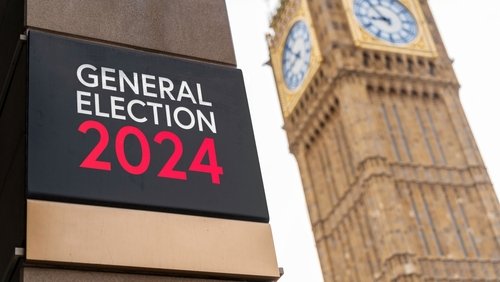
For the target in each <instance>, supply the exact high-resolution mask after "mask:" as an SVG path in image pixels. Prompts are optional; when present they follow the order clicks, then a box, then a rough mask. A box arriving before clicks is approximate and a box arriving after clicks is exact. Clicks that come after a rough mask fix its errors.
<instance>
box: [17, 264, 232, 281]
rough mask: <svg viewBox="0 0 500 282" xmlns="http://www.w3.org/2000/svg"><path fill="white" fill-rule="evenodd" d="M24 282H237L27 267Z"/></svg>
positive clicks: (24, 271) (24, 270)
mask: <svg viewBox="0 0 500 282" xmlns="http://www.w3.org/2000/svg"><path fill="white" fill-rule="evenodd" d="M22 281H23V282H67V281H71V282H87V281H92V282H129V281H130V282H132V281H133V282H236V281H234V280H213V279H199V278H179V277H167V276H157V275H139V274H125V273H110V272H94V271H77V270H68V269H51V268H36V267H26V268H24V269H23V279H22Z"/></svg>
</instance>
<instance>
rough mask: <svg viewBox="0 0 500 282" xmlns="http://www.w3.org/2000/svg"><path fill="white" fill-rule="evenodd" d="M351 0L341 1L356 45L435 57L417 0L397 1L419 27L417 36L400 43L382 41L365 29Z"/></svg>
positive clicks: (427, 28)
mask: <svg viewBox="0 0 500 282" xmlns="http://www.w3.org/2000/svg"><path fill="white" fill-rule="evenodd" d="M353 1H354V0H342V3H343V5H344V10H345V12H346V15H347V20H348V22H349V27H350V30H351V35H352V37H353V40H354V44H355V45H356V46H358V47H361V48H366V49H374V50H379V51H389V52H399V53H404V54H408V55H415V56H423V57H431V58H434V57H437V51H436V46H435V44H434V41H433V40H432V36H431V33H430V32H429V27H428V25H427V21H426V20H425V16H424V13H423V12H422V8H421V7H420V4H419V3H418V1H416V0H399V2H400V3H401V4H402V5H403V6H405V7H406V8H407V9H408V10H409V11H410V12H411V13H412V15H413V16H414V17H415V20H416V22H417V25H418V29H419V33H418V35H417V37H416V38H415V39H414V40H413V41H412V42H410V43H408V44H401V45H399V44H391V43H389V42H385V41H382V40H381V39H378V38H376V37H375V36H373V35H372V34H371V33H369V32H368V31H366V30H365V29H364V28H363V27H362V26H361V25H360V24H359V23H358V21H357V20H356V16H355V15H354V11H353Z"/></svg>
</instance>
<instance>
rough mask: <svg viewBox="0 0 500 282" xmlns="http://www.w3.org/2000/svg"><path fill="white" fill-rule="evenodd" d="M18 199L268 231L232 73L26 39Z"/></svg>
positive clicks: (38, 35) (81, 44) (46, 37)
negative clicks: (253, 225)
mask: <svg viewBox="0 0 500 282" xmlns="http://www.w3.org/2000/svg"><path fill="white" fill-rule="evenodd" d="M28 196H29V197H32V198H40V199H52V200H61V201H71V202H81V203H88V204H104V205H111V206H119V207H131V208H141V209H142V208H144V209H153V210H161V211H169V212H179V213H186V214H197V215H207V216H217V217H225V218H235V219H245V220H255V221H262V222H268V220H269V216H268V212H267V205H266V200H265V195H264V189H263V184H262V177H261V173H260V167H259V162H258V158H257V151H256V147H255V141H254V136H253V131H252V125H251V121H250V114H249V110H248V104H247V100H246V94H245V89H244V84H243V77H242V74H241V71H240V70H238V69H234V68H229V67H222V66H219V65H214V64H210V63H199V62H194V61H188V60H181V59H177V58H172V57H169V56H166V55H159V54H152V53H148V52H142V51H137V50H132V49H126V48H117V47H115V46H108V45H104V44H97V43H92V42H88V41H84V40H76V39H71V38H67V37H62V36H58V35H53V34H49V33H44V32H38V31H31V32H30V34H29V107H28Z"/></svg>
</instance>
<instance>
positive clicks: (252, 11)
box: [226, 0, 500, 282]
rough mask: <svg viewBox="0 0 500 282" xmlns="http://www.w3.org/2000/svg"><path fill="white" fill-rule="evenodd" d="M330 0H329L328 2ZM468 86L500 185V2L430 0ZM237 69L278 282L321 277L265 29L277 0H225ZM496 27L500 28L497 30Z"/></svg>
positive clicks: (473, 118)
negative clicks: (261, 182)
mask: <svg viewBox="0 0 500 282" xmlns="http://www.w3.org/2000/svg"><path fill="white" fill-rule="evenodd" d="M324 1H328V0H324ZM429 2H430V5H431V8H432V11H433V13H434V17H435V19H436V21H437V23H438V27H439V30H440V31H441V36H442V37H443V40H444V42H445V44H446V46H447V50H448V54H449V56H450V57H451V58H453V59H454V60H455V63H454V67H455V72H456V73H457V76H458V79H459V81H460V83H461V85H462V88H461V91H460V97H461V100H462V104H463V106H464V108H465V112H466V114H467V118H468V119H469V123H470V126H471V128H472V131H473V132H474V135H475V137H476V141H477V143H478V146H479V149H480V151H481V153H482V156H483V159H484V162H485V164H486V167H487V168H488V171H489V174H490V177H491V179H492V182H493V183H494V184H495V183H496V185H495V186H496V189H497V194H498V193H499V192H498V191H500V126H499V125H498V124H497V122H498V123H500V93H499V92H500V90H499V86H498V84H497V83H500V55H499V54H500V33H499V32H498V28H500V17H499V16H498V11H500V1H494V0H475V1H467V0H430V1H429ZM226 3H227V8H228V14H229V20H230V24H231V29H232V35H233V41H234V46H235V50H236V59H237V62H238V68H240V69H242V70H243V76H244V79H245V86H246V91H247V96H248V102H249V106H250V112H251V115H252V121H253V126H254V132H255V139H256V142H257V150H258V153H259V159H260V165H261V170H262V175H263V178H264V185H265V189H266V196H267V203H268V206H269V212H270V216H271V226H272V229H273V236H274V243H275V246H276V252H277V256H278V264H279V266H281V267H283V268H284V269H285V275H284V276H283V277H282V278H281V279H280V282H292V281H293V282H319V281H323V279H322V276H321V270H320V267H319V262H318V258H317V254H316V248H315V245H314V239H313V236H312V232H311V227H310V225H309V217H308V214H307V208H306V205H305V199H304V194H303V192H302V184H301V180H300V175H299V173H298V168H297V164H296V161H295V158H294V157H293V156H292V155H291V154H290V153H289V151H288V143H287V139H286V135H285V132H284V130H283V129H282V126H283V119H282V116H281V112H280V106H279V101H278V95H277V94H276V87H275V84H274V78H273V75H272V71H271V68H270V67H267V66H263V63H264V62H266V61H267V60H268V58H269V55H268V51H267V45H266V41H265V33H266V31H267V30H268V22H269V15H270V9H271V8H272V7H274V6H275V5H276V3H277V0H252V1H249V0H226ZM495 28H497V29H495Z"/></svg>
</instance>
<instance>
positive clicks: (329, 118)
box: [267, 0, 500, 281]
mask: <svg viewBox="0 0 500 282" xmlns="http://www.w3.org/2000/svg"><path fill="white" fill-rule="evenodd" d="M271 28H272V31H273V32H272V33H271V34H269V35H268V38H267V39H268V44H269V50H270V54H271V62H272V66H273V70H274V74H275V79H276V84H277V88H278V92H279V97H280V102H281V108H282V112H283V116H284V122H285V124H284V128H285V130H286V132H287V135H288V140H289V144H290V150H291V152H292V153H293V154H294V155H295V157H296V159H297V162H298V164H299V168H300V173H301V176H302V182H303V187H304V193H305V196H306V200H307V205H308V209H309V215H310V219H311V224H312V228H313V231H314V235H315V240H316V245H317V249H318V253H319V257H320V262H321V267H322V271H323V275H324V279H325V281H498V280H499V279H500V217H499V204H498V200H497V197H496V195H495V192H494V190H493V187H492V184H491V181H490V179H489V176H488V174H487V171H486V168H485V166H484V163H483V161H482V159H481V156H480V153H479V151H478V148H477V146H476V143H475V140H474V137H473V135H472V132H471V130H470V128H469V125H468V123H467V119H466V117H465V114H464V112H463V109H462V106H461V104H460V100H459V95H458V93H459V83H458V81H457V79H456V76H455V74H454V71H453V67H452V61H451V60H450V59H449V57H448V55H447V53H446V50H445V47H444V44H443V42H442V39H441V37H440V35H439V32H438V30H437V27H436V23H435V22H434V19H433V16H432V14H431V11H430V9H429V5H428V3H427V1H425V0H399V1H397V0H396V1H394V0H392V1H391V0H328V1H326V0H309V1H306V0H284V1H282V3H281V6H280V8H279V9H278V10H277V12H276V14H275V16H274V17H273V19H272V22H271Z"/></svg>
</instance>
